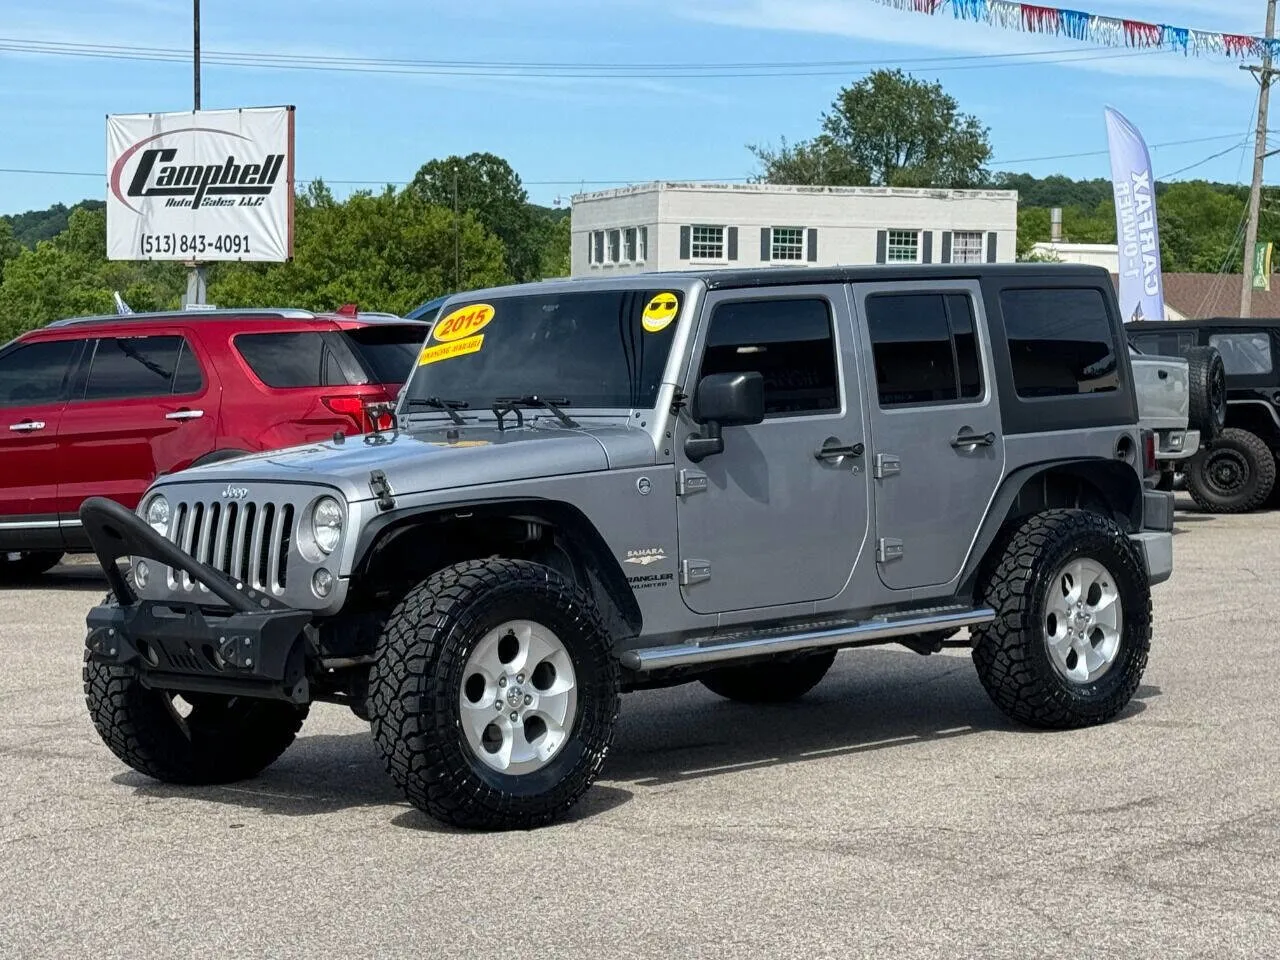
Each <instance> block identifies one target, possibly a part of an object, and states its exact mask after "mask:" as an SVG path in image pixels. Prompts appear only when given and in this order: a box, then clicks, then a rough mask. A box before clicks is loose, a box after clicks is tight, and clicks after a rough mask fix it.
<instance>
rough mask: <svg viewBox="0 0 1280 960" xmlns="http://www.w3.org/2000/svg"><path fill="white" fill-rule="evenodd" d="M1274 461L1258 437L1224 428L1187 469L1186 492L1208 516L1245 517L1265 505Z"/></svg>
mask: <svg viewBox="0 0 1280 960" xmlns="http://www.w3.org/2000/svg"><path fill="white" fill-rule="evenodd" d="M1275 483H1276V459H1275V456H1274V455H1273V454H1272V453H1271V450H1270V448H1269V447H1268V446H1267V445H1266V444H1265V443H1264V442H1263V441H1262V439H1261V438H1260V437H1258V436H1255V435H1254V434H1252V433H1249V432H1248V431H1247V430H1240V429H1237V428H1235V427H1231V428H1228V429H1226V430H1224V431H1223V432H1222V435H1221V436H1220V437H1218V438H1217V439H1216V440H1214V441H1213V444H1212V446H1210V447H1209V448H1208V449H1207V450H1205V451H1204V453H1202V454H1201V455H1200V456H1198V457H1196V458H1195V459H1194V461H1193V462H1192V463H1191V464H1190V465H1189V466H1188V468H1187V490H1188V491H1189V492H1190V494H1191V496H1192V498H1193V499H1194V500H1195V502H1196V503H1198V504H1199V505H1200V507H1201V508H1203V509H1204V510H1207V511H1209V512H1211V513H1248V512H1249V511H1251V510H1256V509H1257V508H1258V507H1260V506H1262V505H1263V504H1264V503H1266V501H1267V498H1268V497H1270V496H1271V491H1272V489H1273V488H1274V487H1275Z"/></svg>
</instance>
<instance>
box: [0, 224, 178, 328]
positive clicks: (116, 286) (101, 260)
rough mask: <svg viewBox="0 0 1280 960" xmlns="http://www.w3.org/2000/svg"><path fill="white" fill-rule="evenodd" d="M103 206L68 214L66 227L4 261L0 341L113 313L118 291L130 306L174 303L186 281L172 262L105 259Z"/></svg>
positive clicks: (143, 307)
mask: <svg viewBox="0 0 1280 960" xmlns="http://www.w3.org/2000/svg"><path fill="white" fill-rule="evenodd" d="M106 244H107V220H106V214H105V212H104V211H102V210H84V209H78V210H75V211H73V212H72V214H71V217H70V220H69V222H68V224H67V229H66V230H64V231H63V232H62V233H60V234H58V236H56V237H55V238H54V239H52V240H44V241H41V242H40V243H38V244H37V245H36V248H35V249H34V250H23V251H22V252H21V253H20V254H19V255H18V256H17V257H16V258H14V259H12V260H9V261H8V262H7V263H6V264H5V268H4V278H3V280H2V281H0V342H2V341H4V340H8V339H9V338H10V337H13V336H16V335H17V334H19V333H21V332H22V331H24V330H29V329H31V328H33V327H38V326H43V325H44V324H46V323H49V322H50V321H53V320H59V319H62V318H64V317H74V316H85V315H89V314H97V313H113V312H114V311H115V302H114V300H113V299H112V293H113V292H114V291H117V290H118V291H119V292H120V294H121V296H123V297H124V299H125V301H126V302H127V303H128V304H129V306H130V307H132V308H133V309H134V310H138V311H142V310H159V309H169V308H173V307H177V306H178V304H179V302H180V298H181V293H182V290H183V288H184V285H185V278H184V274H183V271H182V267H181V265H179V264H174V263H161V262H132V261H109V260H107V259H106V256H105V251H106Z"/></svg>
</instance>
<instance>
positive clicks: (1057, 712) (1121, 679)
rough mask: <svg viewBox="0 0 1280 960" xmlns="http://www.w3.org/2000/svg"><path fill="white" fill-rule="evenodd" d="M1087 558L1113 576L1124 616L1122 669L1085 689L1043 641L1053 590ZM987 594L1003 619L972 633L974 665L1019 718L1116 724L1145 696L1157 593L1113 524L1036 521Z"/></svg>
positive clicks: (1014, 541)
mask: <svg viewBox="0 0 1280 960" xmlns="http://www.w3.org/2000/svg"><path fill="white" fill-rule="evenodd" d="M1079 557H1088V558H1091V559H1093V560H1095V561H1097V562H1099V563H1101V564H1102V565H1103V566H1105V567H1106V568H1107V570H1108V571H1109V572H1110V573H1111V576H1112V577H1113V578H1114V579H1115V582H1116V586H1117V588H1118V591H1119V593H1120V601H1121V604H1122V612H1123V617H1124V621H1123V628H1122V633H1121V641H1120V650H1119V651H1118V653H1117V655H1116V660H1115V662H1114V663H1113V665H1112V666H1111V669H1110V670H1108V671H1107V672H1106V673H1104V674H1103V675H1102V676H1101V677H1099V678H1098V679H1097V680H1096V681H1095V682H1094V683H1092V684H1087V685H1086V684H1077V683H1073V682H1071V681H1069V680H1067V679H1065V678H1064V677H1062V676H1061V675H1060V674H1059V673H1058V671H1057V670H1056V669H1055V667H1054V665H1053V663H1052V662H1051V660H1050V657H1049V651H1048V645H1047V643H1046V641H1045V637H1044V623H1045V617H1046V613H1045V608H1046V602H1047V598H1048V591H1049V590H1050V589H1051V587H1052V586H1053V584H1052V582H1051V581H1053V579H1054V577H1055V575H1056V574H1057V572H1058V571H1059V570H1061V569H1062V567H1063V566H1065V565H1066V564H1067V563H1068V562H1070V561H1071V560H1073V559H1076V558H1079ZM981 595H982V602H983V603H985V604H986V605H987V606H989V607H991V608H992V609H993V610H995V613H996V618H995V620H994V621H992V622H991V623H990V624H988V625H987V626H985V627H982V628H978V629H976V630H975V631H974V649H973V662H974V665H975V666H976V667H977V670H978V679H979V680H980V681H981V682H982V686H983V687H984V688H985V689H986V691H987V693H988V695H989V696H990V697H991V699H992V700H993V701H995V703H996V705H997V706H998V707H999V708H1000V709H1001V710H1003V711H1004V712H1005V713H1006V714H1007V715H1008V716H1009V717H1011V718H1012V719H1014V720H1017V721H1019V722H1021V723H1025V724H1028V725H1031V726H1036V727H1044V728H1048V729H1056V730H1067V729H1073V728H1077V727H1087V726H1093V725H1096V724H1101V723H1105V722H1107V721H1109V720H1111V719H1112V718H1114V717H1115V716H1116V715H1117V714H1118V713H1119V712H1120V711H1121V710H1123V709H1124V708H1125V706H1126V705H1127V704H1128V703H1129V701H1130V700H1131V699H1132V697H1133V695H1134V693H1135V692H1137V689H1138V685H1139V684H1140V683H1141V682H1142V675H1143V673H1144V671H1145V670H1146V667H1147V656H1148V653H1149V652H1150V648H1151V588H1150V585H1149V583H1148V580H1147V572H1146V569H1145V567H1144V565H1143V562H1142V560H1141V559H1140V557H1139V555H1138V553H1137V552H1136V550H1135V549H1134V547H1133V545H1132V544H1131V543H1130V542H1129V539H1128V537H1127V536H1126V535H1125V533H1124V531H1123V530H1121V529H1120V527H1119V526H1117V525H1116V523H1115V522H1114V521H1113V520H1110V519H1108V518H1106V517H1103V516H1102V515H1100V514H1097V513H1093V512H1091V511H1087V510H1047V511H1045V512H1044V513H1039V514H1035V515H1034V516H1032V517H1030V518H1029V519H1027V520H1026V521H1024V522H1023V523H1022V524H1021V526H1019V527H1018V528H1017V530H1015V531H1014V532H1013V534H1012V535H1011V536H1010V537H1009V538H1008V539H1007V540H1006V541H1005V546H1004V548H1003V551H1002V553H1001V555H1000V560H999V563H998V565H996V566H995V568H994V569H993V570H992V571H991V572H990V574H988V576H987V578H986V582H985V584H984V586H983V589H982V594H981Z"/></svg>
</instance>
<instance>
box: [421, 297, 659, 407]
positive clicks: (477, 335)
mask: <svg viewBox="0 0 1280 960" xmlns="http://www.w3.org/2000/svg"><path fill="white" fill-rule="evenodd" d="M683 302H684V294H683V293H681V292H674V291H669V290H603V291H572V292H567V293H551V294H541V295H529V296H515V297H500V298H494V299H492V300H490V301H488V302H483V301H471V302H469V303H466V304H463V305H461V306H455V307H451V308H450V309H449V312H448V313H447V314H446V315H444V316H441V318H440V319H439V320H438V321H437V322H436V324H435V326H434V328H433V329H432V331H431V336H430V337H429V338H428V339H427V343H426V346H425V347H424V348H423V350H422V352H421V354H420V355H419V357H418V365H417V367H416V369H415V370H414V373H413V378H412V379H411V380H410V381H409V385H408V388H407V389H406V391H405V397H406V400H407V402H408V403H409V404H410V405H413V401H415V400H417V401H419V405H424V404H425V402H426V401H428V400H431V399H439V400H447V401H449V402H450V403H458V404H466V407H467V408H469V409H472V410H487V409H489V408H491V407H492V406H493V405H494V402H495V401H496V400H498V399H499V398H503V397H506V398H511V397H522V396H540V397H546V398H549V399H552V401H553V402H556V403H559V404H560V405H562V406H572V407H574V408H576V409H579V410H582V409H616V408H623V409H631V408H645V407H652V406H653V405H654V404H655V403H656V402H657V398H658V387H659V384H660V382H661V380H662V373H663V370H664V368H665V367H666V363H667V354H668V352H669V351H670V349H671V342H672V339H673V338H674V336H675V331H676V325H675V322H674V321H675V319H676V317H677V316H678V315H679V312H680V308H681V306H682V305H683Z"/></svg>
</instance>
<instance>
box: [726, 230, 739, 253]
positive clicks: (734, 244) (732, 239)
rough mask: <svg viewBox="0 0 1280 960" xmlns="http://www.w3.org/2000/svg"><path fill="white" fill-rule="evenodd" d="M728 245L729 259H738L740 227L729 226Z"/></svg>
mask: <svg viewBox="0 0 1280 960" xmlns="http://www.w3.org/2000/svg"><path fill="white" fill-rule="evenodd" d="M728 246H729V259H730V260H737V259H738V228H737V227H730V228H729V244H728Z"/></svg>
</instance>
